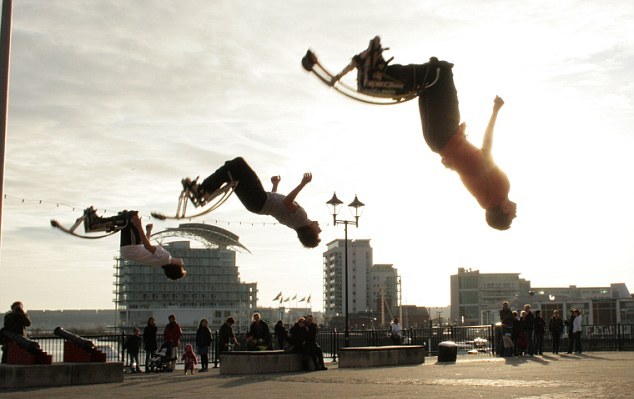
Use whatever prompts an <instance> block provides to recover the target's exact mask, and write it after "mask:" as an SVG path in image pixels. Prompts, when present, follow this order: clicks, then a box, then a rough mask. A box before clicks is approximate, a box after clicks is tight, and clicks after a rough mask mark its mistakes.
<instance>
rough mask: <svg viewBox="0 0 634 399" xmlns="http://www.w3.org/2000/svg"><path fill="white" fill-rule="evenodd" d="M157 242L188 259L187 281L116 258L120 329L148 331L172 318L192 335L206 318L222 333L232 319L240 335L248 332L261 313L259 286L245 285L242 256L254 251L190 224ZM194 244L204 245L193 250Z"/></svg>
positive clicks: (226, 235)
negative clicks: (151, 324) (152, 323)
mask: <svg viewBox="0 0 634 399" xmlns="http://www.w3.org/2000/svg"><path fill="white" fill-rule="evenodd" d="M183 238H185V239H190V240H191V241H190V240H183ZM174 239H176V240H174ZM152 240H153V241H157V242H159V243H161V245H162V246H163V247H165V249H166V250H167V251H169V252H170V253H171V254H172V256H174V257H177V258H183V261H184V263H185V268H186V269H187V276H186V277H185V278H183V279H180V280H176V281H173V280H168V279H166V278H165V275H164V274H163V270H162V269H161V268H159V267H153V266H145V265H141V264H136V263H134V262H129V261H126V260H124V259H121V258H120V257H117V258H115V259H116V264H115V266H114V268H115V274H114V276H115V282H114V285H115V291H114V294H115V298H114V302H115V308H116V310H117V315H118V320H117V325H118V326H119V327H133V326H138V327H142V326H145V325H146V324H147V319H148V318H149V317H150V316H152V317H154V318H155V319H156V322H157V324H158V325H159V326H160V325H164V324H166V323H167V318H168V316H169V315H170V314H172V313H173V314H175V315H176V318H177V320H178V322H179V323H180V324H181V326H182V327H183V329H186V330H193V329H196V328H197V327H198V323H199V321H200V320H201V319H203V318H206V319H207V320H208V321H209V325H210V328H212V329H215V328H219V327H220V326H221V325H222V323H223V322H224V321H225V320H226V318H227V317H229V316H232V317H234V318H235V319H236V326H235V327H236V328H237V329H242V328H243V325H247V326H248V323H249V321H250V319H251V313H252V312H253V311H255V309H256V308H257V283H245V282H242V281H241V280H240V273H239V271H238V267H237V266H236V251H243V252H248V249H247V248H246V247H245V246H243V245H242V244H241V243H240V242H239V239H238V236H236V235H235V234H233V233H231V232H229V231H227V230H225V229H222V228H220V227H217V226H210V225H206V224H200V223H187V224H181V225H179V227H177V228H168V229H166V230H164V231H161V232H159V233H156V234H154V235H152ZM172 240H174V241H172ZM192 241H194V242H196V243H198V244H199V245H198V246H195V247H194V246H192V245H191V244H192Z"/></svg>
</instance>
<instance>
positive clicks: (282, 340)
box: [273, 320, 288, 349]
mask: <svg viewBox="0 0 634 399" xmlns="http://www.w3.org/2000/svg"><path fill="white" fill-rule="evenodd" d="M273 331H274V332H275V338H276V339H277V349H284V345H285V344H286V337H287V335H288V331H286V327H284V322H283V321H282V320H278V321H277V323H275V327H274V328H273Z"/></svg>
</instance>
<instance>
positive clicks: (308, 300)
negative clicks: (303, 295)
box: [306, 294, 312, 303]
mask: <svg viewBox="0 0 634 399" xmlns="http://www.w3.org/2000/svg"><path fill="white" fill-rule="evenodd" d="M311 296H312V294H311V295H308V299H307V300H306V302H308V303H310V297H311Z"/></svg>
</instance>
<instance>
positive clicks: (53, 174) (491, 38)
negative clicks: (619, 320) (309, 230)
mask: <svg viewBox="0 0 634 399" xmlns="http://www.w3.org/2000/svg"><path fill="white" fill-rule="evenodd" d="M13 3H14V4H13V37H12V39H13V40H12V53H11V81H10V98H9V102H10V104H9V119H8V132H7V144H6V157H5V182H4V184H5V188H4V192H5V194H6V196H7V197H6V198H5V199H4V204H3V205H4V209H3V226H2V254H1V265H0V275H1V276H2V277H1V280H0V310H1V309H3V308H6V309H8V308H9V305H10V303H11V302H12V301H14V300H22V301H23V302H24V304H25V306H26V307H27V309H63V308H74V309H77V308H84V309H85V308H111V307H113V303H112V299H113V294H112V291H113V289H114V287H113V285H112V283H113V277H112V274H113V268H112V266H113V264H114V260H113V258H114V257H115V256H116V255H117V253H118V244H119V241H118V237H117V236H114V237H110V238H107V239H103V240H80V239H76V238H73V237H70V236H67V235H64V234H62V233H60V232H58V231H55V230H53V229H52V228H51V227H50V225H49V219H51V218H56V219H58V220H60V221H63V222H66V223H71V222H72V221H73V220H74V219H75V218H76V217H78V216H80V214H81V210H82V209H83V208H85V207H87V206H90V205H93V206H95V207H96V208H98V209H100V210H104V209H105V210H108V211H109V212H116V211H118V210H121V209H139V210H140V211H141V213H142V214H143V215H145V218H146V219H148V217H149V215H150V212H151V211H156V210H158V211H164V212H172V211H175V208H176V200H177V196H178V193H179V192H180V180H181V178H183V177H185V176H192V177H195V176H197V175H201V176H206V175H207V174H209V173H210V172H212V171H213V170H215V169H216V168H217V167H218V166H219V165H221V164H222V163H223V162H224V161H225V160H227V159H231V158H234V157H236V156H243V157H244V158H245V159H247V161H249V163H250V164H251V165H252V166H253V168H254V169H255V170H256V172H258V174H259V175H260V177H261V179H262V180H263V182H265V184H266V185H267V186H268V181H269V177H270V176H272V175H274V174H279V175H281V176H282V182H281V184H280V188H279V190H280V191H285V192H288V191H290V190H291V189H292V188H293V187H295V185H296V184H297V183H298V182H299V181H300V179H301V176H302V174H303V173H304V172H307V171H310V172H312V173H313V176H314V178H313V182H312V183H311V184H310V185H308V186H307V187H306V188H305V189H304V191H302V192H301V194H300V195H299V197H298V201H299V202H300V204H302V205H303V206H304V208H305V209H306V210H307V212H308V214H309V217H311V218H312V219H316V220H319V221H320V222H321V224H322V228H323V230H324V231H323V233H322V244H324V245H322V246H320V247H319V248H317V249H313V250H307V249H304V248H303V247H301V245H300V244H299V242H298V241H297V239H296V237H295V234H294V232H293V231H291V230H289V229H288V228H286V227H283V226H280V225H276V224H273V223H272V222H274V220H273V219H271V218H270V217H266V216H258V215H254V214H251V213H249V212H247V211H246V210H244V209H243V207H242V205H241V204H240V202H239V201H238V199H237V198H235V197H233V198H231V199H230V201H229V202H228V203H227V204H225V205H224V206H223V207H222V208H220V209H218V210H217V211H216V212H215V213H213V214H211V215H209V216H208V217H205V218H204V219H201V220H199V221H200V222H202V221H205V222H206V223H212V224H215V223H217V224H218V225H219V226H220V227H223V228H226V229H228V230H230V231H232V232H234V233H235V234H237V235H238V236H240V241H241V242H242V243H243V244H244V245H245V246H247V247H248V248H249V249H250V250H251V252H252V254H239V255H238V265H239V267H240V273H241V278H242V279H243V280H244V281H246V282H254V281H257V283H258V288H259V298H260V301H259V303H260V305H261V306H270V305H272V304H273V301H272V299H273V298H274V297H275V296H276V295H277V294H278V292H279V291H280V290H281V291H282V292H283V293H284V295H285V296H286V295H294V294H297V295H298V296H299V297H300V298H301V297H303V296H306V295H309V294H310V295H312V298H313V308H314V309H316V310H320V309H321V302H322V301H321V298H322V278H323V277H322V253H323V252H324V251H325V249H326V248H325V244H326V243H328V242H330V241H331V240H333V239H336V238H343V226H336V227H335V226H332V223H331V217H330V214H329V213H328V209H327V207H326V206H325V202H326V201H327V200H328V199H330V197H331V196H332V193H333V191H335V190H336V192H337V195H338V197H339V198H341V199H342V200H343V201H344V202H346V203H349V202H350V201H352V199H353V198H354V195H355V194H358V196H359V199H360V200H361V201H363V202H365V203H366V205H367V206H366V209H365V212H364V214H363V216H362V217H361V221H360V223H361V225H360V227H359V228H358V229H355V228H353V227H352V228H350V230H349V237H350V238H351V239H355V238H359V239H366V238H368V239H371V245H372V247H373V248H374V262H375V263H389V264H393V265H394V266H395V267H396V268H398V270H399V274H400V275H401V276H402V279H403V299H404V302H406V303H409V304H417V305H422V306H444V305H447V304H449V276H450V275H451V274H455V273H456V272H457V269H458V268H459V267H467V268H473V269H479V270H480V271H481V272H483V273H491V272H509V273H521V277H523V278H525V279H527V280H530V281H531V282H532V284H533V286H540V287H548V286H568V285H572V284H574V285H577V286H607V285H609V284H610V283H616V282H624V283H626V284H628V286H629V288H630V290H632V291H634V267H633V266H634V245H633V244H634V210H633V204H634V188H633V186H634V185H633V184H632V182H633V180H634V179H633V178H632V172H633V171H634V157H633V156H632V150H633V149H634V135H633V134H632V125H633V123H634V118H633V112H632V105H633V99H634V87H633V86H634V84H633V83H632V82H633V81H632V70H634V36H632V34H631V27H632V26H633V24H634V8H633V7H634V6H633V5H632V2H631V1H603V2H596V1H558V2H552V1H522V2H509V1H481V2H473V1H469V0H456V1H447V0H439V1H419V0H416V1H400V2H397V3H393V2H385V1H368V0H363V1H361V0H351V1H346V2H341V1H332V0H322V1H319V2H315V1H305V0H295V1H245V0H238V1H236V0H226V1H225V0H214V1H202V0H201V1H194V0H182V1H178V2H173V1H159V0H153V1H151V0H134V1H132V0H128V1H123V0H122V1H114V0H110V1H106V0H103V1H88V0H85V1H80V0H74V1H72V0H49V1H46V2H43V1H39V0H17V1H14V2H13ZM374 35H380V36H381V38H382V40H383V43H384V46H386V47H389V48H390V50H389V51H388V53H387V55H388V56H394V57H395V60H394V61H393V62H400V63H421V62H425V61H426V60H427V59H429V57H431V56H437V57H438V58H440V59H445V60H448V61H451V62H453V63H454V64H455V67H454V75H455V82H456V86H457V89H458V95H459V99H460V107H461V116H462V119H463V121H465V122H467V124H468V128H467V132H468V134H469V139H470V140H472V141H473V142H474V143H476V144H479V143H480V142H481V140H482V133H483V131H484V128H485V125H486V122H487V120H488V118H489V116H490V112H491V107H492V101H493V98H494V97H495V95H500V96H502V97H503V98H504V100H505V101H506V105H505V106H504V107H503V109H502V111H501V112H500V115H499V118H498V124H497V126H496V136H495V142H494V147H493V154H494V157H495V159H496V161H497V163H498V164H499V165H500V166H501V168H502V169H503V170H505V171H506V173H507V174H508V176H509V178H510V180H511V194H510V197H511V199H513V200H514V201H516V202H517V203H518V218H517V219H516V221H515V222H514V224H513V227H512V229H511V230H509V231H505V232H499V231H495V230H492V229H491V228H489V227H488V226H487V225H486V223H485V221H484V212H483V210H482V209H480V208H479V206H478V204H477V202H476V201H475V200H474V199H473V198H472V197H471V196H470V194H469V193H468V192H467V191H466V190H465V189H464V187H463V186H462V183H461V182H460V180H459V178H458V176H457V175H456V174H455V173H454V172H451V171H450V170H447V169H445V168H444V167H443V166H442V164H441V163H440V159H439V157H438V155H437V154H434V153H432V152H431V151H430V150H429V149H428V147H427V146H426V145H425V142H424V140H423V137H422V133H421V128H420V120H419V116H418V109H417V104H416V102H415V101H413V102H410V103H406V104H400V105H395V106H373V105H366V104H361V103H357V102H354V101H352V100H349V99H347V98H344V97H343V96H341V95H338V94H337V93H336V92H335V91H333V90H330V89H328V88H327V87H326V86H325V85H323V84H321V83H320V82H319V81H318V80H317V79H316V78H315V77H314V76H311V75H310V74H308V73H307V72H305V71H304V70H303V69H302V68H301V65H300V60H301V58H302V56H303V55H304V53H305V52H306V50H307V49H308V48H311V49H313V50H314V51H315V52H316V53H317V55H318V56H319V58H320V60H321V61H322V63H323V64H324V65H325V66H326V67H327V68H329V69H331V70H333V71H338V70H339V69H340V68H342V67H343V66H345V65H346V64H347V63H348V62H349V60H350V58H351V57H352V56H353V55H354V54H355V53H358V52H360V51H361V50H363V49H365V48H366V46H367V44H368V41H369V39H371V38H372V37H373V36H374ZM40 201H41V202H40ZM58 204H59V206H58ZM62 204H66V205H69V206H65V205H62ZM72 207H75V209H74V210H73V208H72ZM343 211H344V212H345V213H343V214H342V216H343V217H348V218H349V217H350V215H349V214H348V210H347V209H344V210H343ZM153 222H154V224H155V231H160V230H162V229H164V228H167V227H174V226H175V225H176V224H175V223H172V222H161V221H157V220H154V221H153Z"/></svg>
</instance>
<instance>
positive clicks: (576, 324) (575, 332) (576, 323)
mask: <svg viewBox="0 0 634 399" xmlns="http://www.w3.org/2000/svg"><path fill="white" fill-rule="evenodd" d="M581 321H582V317H581V311H580V310H579V309H575V319H574V320H573V322H572V324H573V326H572V336H573V338H574V342H575V353H576V354H577V355H580V354H581V331H582V329H581Z"/></svg>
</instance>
